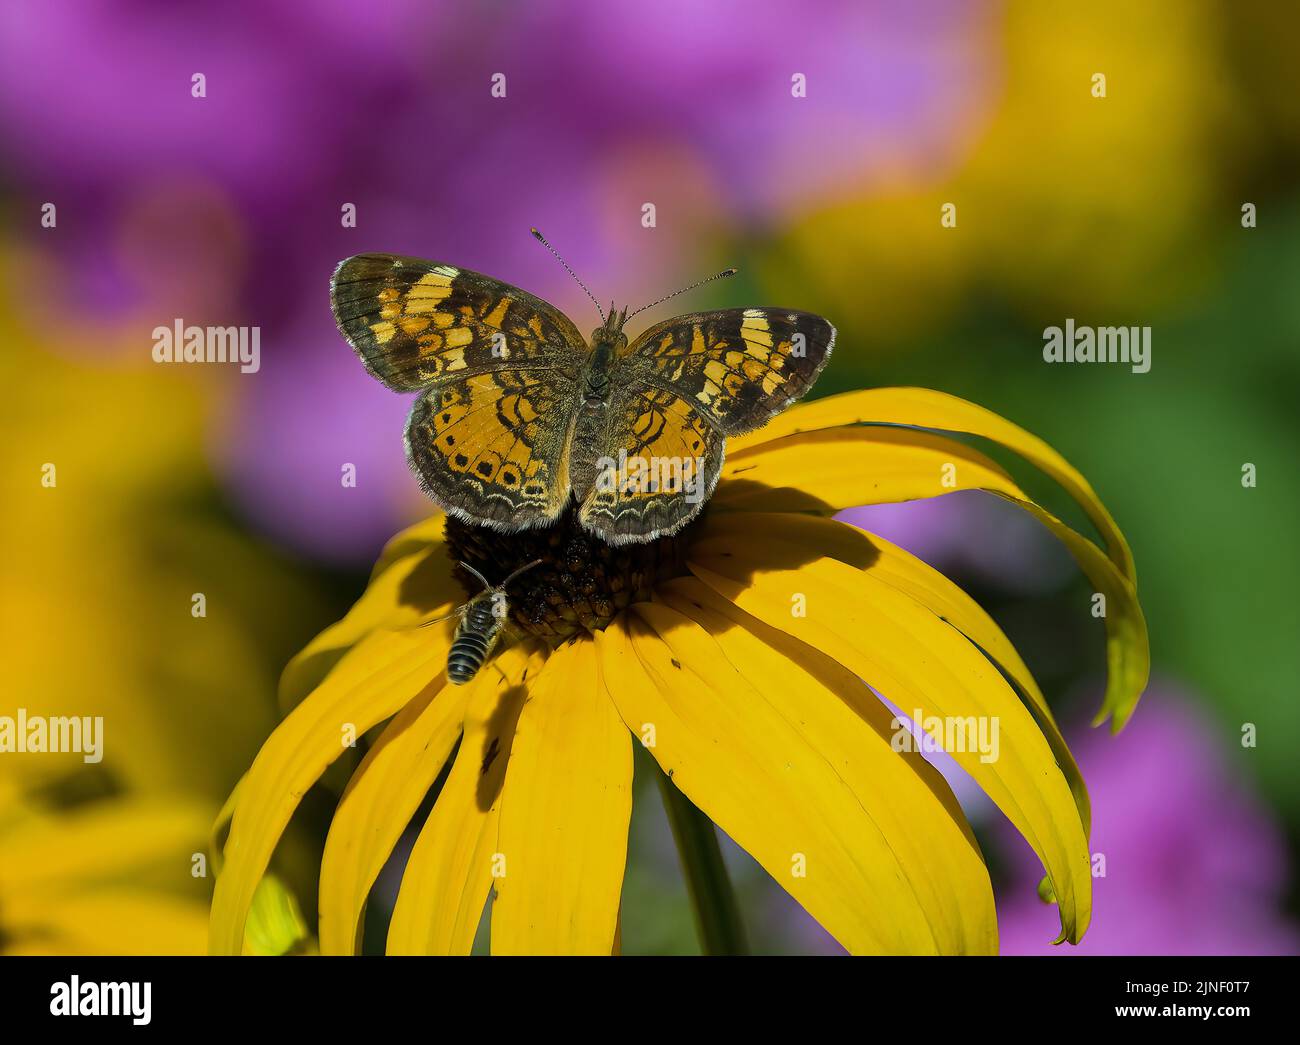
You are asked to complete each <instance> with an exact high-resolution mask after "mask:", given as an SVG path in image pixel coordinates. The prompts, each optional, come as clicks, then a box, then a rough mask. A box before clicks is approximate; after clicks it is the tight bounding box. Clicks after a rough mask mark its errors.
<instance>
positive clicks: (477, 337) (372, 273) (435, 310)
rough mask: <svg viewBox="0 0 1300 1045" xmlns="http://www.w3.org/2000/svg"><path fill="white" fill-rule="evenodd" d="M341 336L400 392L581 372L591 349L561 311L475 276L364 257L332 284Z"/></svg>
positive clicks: (343, 267) (344, 266) (432, 264)
mask: <svg viewBox="0 0 1300 1045" xmlns="http://www.w3.org/2000/svg"><path fill="white" fill-rule="evenodd" d="M330 301H331V304H332V306H333V309H334V318H335V321H336V322H337V323H338V328H339V331H340V332H341V333H342V334H343V336H344V337H345V338H346V339H347V341H348V343H349V344H350V345H351V346H352V348H353V349H354V350H355V352H356V353H357V355H358V356H359V357H360V358H361V362H362V363H363V364H364V365H365V367H366V369H367V370H368V371H369V372H370V373H371V374H372V375H374V376H375V377H377V378H378V379H379V380H380V381H382V382H383V383H384V384H385V385H387V386H388V387H389V388H391V389H393V390H394V391H397V392H414V391H417V390H419V389H422V388H427V387H429V386H431V385H434V384H438V383H441V382H445V381H448V380H451V379H454V378H457V377H467V376H469V375H472V374H482V373H491V372H494V371H499V370H506V369H510V370H518V369H528V368H541V367H561V368H565V369H566V370H567V371H569V372H573V371H574V369H575V368H576V367H578V366H580V365H581V361H582V357H583V356H584V355H585V353H586V342H585V341H584V339H583V338H582V335H580V334H579V333H578V331H577V329H576V328H575V327H574V325H573V323H572V322H571V321H570V320H569V319H568V317H566V316H565V315H564V314H563V313H562V312H560V311H559V309H556V308H554V307H553V306H551V305H548V304H547V303H546V302H545V301H543V300H542V299H541V298H538V297H534V296H533V295H532V294H529V293H527V292H526V291H523V290H519V289H518V288H517V287H512V286H510V285H509V284H508V283H502V282H501V281H500V280H495V279H492V278H491V277H490V276H484V275H481V274H479V273H477V272H470V271H469V270H468V269H460V268H456V267H455V266H452V265H444V264H441V263H439V262H436V261H425V260H423V259H421V258H407V257H398V256H396V255H393V254H358V255H356V256H355V257H351V258H348V259H347V260H346V261H344V262H342V263H341V264H340V265H339V266H338V268H337V269H336V270H335V272H334V278H333V279H332V280H331V281H330Z"/></svg>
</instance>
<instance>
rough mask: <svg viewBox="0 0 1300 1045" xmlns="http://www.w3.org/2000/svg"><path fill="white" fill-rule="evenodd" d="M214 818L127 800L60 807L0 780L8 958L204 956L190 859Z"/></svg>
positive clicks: (199, 809) (1, 938)
mask: <svg viewBox="0 0 1300 1045" xmlns="http://www.w3.org/2000/svg"><path fill="white" fill-rule="evenodd" d="M210 818H211V816H210V810H208V809H207V808H206V807H205V806H203V805H202V804H201V803H197V802H189V803H186V802H172V801H167V800H157V799H146V798H127V797H115V798H102V799H98V800H94V801H90V802H86V803H83V804H81V805H78V806H77V807H75V808H72V809H68V810H56V809H53V808H50V807H48V806H40V805H38V804H36V803H35V802H34V801H33V800H32V799H31V798H30V796H24V795H22V794H20V793H19V791H18V789H17V787H16V786H15V785H14V783H13V781H12V780H9V779H7V778H3V777H0V954H201V953H203V946H204V925H205V921H206V918H205V915H206V913H207V904H206V902H205V898H204V892H205V890H204V889H203V888H202V886H201V883H200V882H196V881H193V876H192V874H191V867H192V866H193V865H192V863H191V854H195V853H200V854H201V852H202V843H203V839H204V837H205V835H206V833H207V821H208V820H209V819H210ZM185 883H189V884H190V885H191V887H190V888H188V889H186V888H185Z"/></svg>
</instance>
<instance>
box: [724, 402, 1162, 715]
mask: <svg viewBox="0 0 1300 1045" xmlns="http://www.w3.org/2000/svg"><path fill="white" fill-rule="evenodd" d="M778 420H780V419H779V418H778ZM726 467H727V471H726V473H725V474H726V476H727V478H726V479H724V481H723V483H722V484H721V485H720V486H719V488H718V493H717V495H716V496H715V498H714V500H715V501H717V513H718V514H719V515H721V514H724V513H726V512H728V511H743V512H746V513H752V512H816V513H819V514H823V515H830V514H834V513H835V512H837V511H841V510H842V509H844V508H851V507H855V506H857V505H862V504H879V503H884V502H890V501H902V500H911V499H915V498H921V497H934V496H939V495H941V494H946V493H952V492H953V491H954V490H968V489H978V490H983V491H985V492H987V493H991V494H994V495H996V496H998V497H1002V498H1004V499H1006V500H1008V501H1010V502H1011V503H1012V504H1015V505H1016V506H1018V507H1020V508H1022V509H1024V510H1025V511H1027V512H1029V513H1030V514H1031V515H1033V516H1034V517H1035V518H1037V519H1038V520H1039V521H1040V522H1041V523H1043V525H1044V526H1046V527H1047V528H1048V529H1049V530H1050V531H1051V532H1052V533H1053V534H1054V535H1055V536H1056V537H1057V538H1058V539H1059V540H1060V541H1061V543H1062V544H1064V545H1065V547H1066V548H1067V549H1068V550H1069V552H1070V554H1071V555H1073V556H1074V559H1075V561H1076V562H1077V563H1078V564H1079V568H1080V569H1082V570H1083V572H1084V574H1085V575H1086V576H1087V577H1088V579H1089V581H1091V583H1092V585H1093V588H1094V590H1095V591H1096V592H1098V593H1100V594H1102V595H1104V596H1105V597H1106V614H1105V617H1104V618H1103V623H1104V625H1105V629H1106V659H1107V667H1108V671H1107V680H1106V695H1105V697H1104V698H1103V701H1102V707H1101V710H1100V711H1099V712H1098V714H1097V717H1096V720H1095V722H1096V723H1101V722H1104V721H1105V720H1106V719H1107V718H1111V719H1112V722H1111V728H1112V729H1113V730H1114V731H1116V732H1118V731H1119V730H1120V729H1122V728H1123V726H1124V724H1125V723H1126V722H1127V721H1128V719H1129V717H1130V716H1131V715H1132V714H1133V711H1134V709H1135V708H1136V707H1137V702H1138V699H1139V698H1140V697H1141V696H1142V691H1143V690H1144V689H1145V688H1146V683H1147V677H1148V675H1149V673H1150V667H1151V661H1150V648H1149V646H1148V639H1147V627H1146V619H1145V618H1144V617H1143V615H1142V607H1141V605H1140V604H1139V602H1138V598H1137V590H1136V588H1135V587H1134V585H1133V582H1132V581H1131V580H1130V579H1129V578H1128V577H1127V576H1126V575H1125V574H1124V572H1123V571H1122V570H1121V568H1120V567H1119V566H1117V565H1116V564H1115V562H1114V561H1113V560H1112V559H1111V558H1110V557H1108V556H1107V555H1106V553H1105V552H1103V551H1102V550H1101V549H1100V548H1099V547H1098V546H1097V545H1096V544H1094V543H1093V542H1092V541H1090V540H1088V539H1087V538H1086V537H1083V536H1082V535H1080V534H1079V533H1078V532H1076V531H1075V530H1073V529H1071V528H1070V527H1069V526H1067V525H1066V524H1065V523H1063V522H1062V521H1061V520H1060V519H1058V518H1057V517H1056V516H1055V515H1053V514H1052V513H1051V512H1049V511H1047V510H1046V509H1045V508H1043V507H1042V506H1040V505H1038V504H1037V503H1035V502H1034V501H1033V500H1031V499H1030V497H1029V495H1028V494H1026V493H1025V492H1024V491H1023V490H1021V489H1020V488H1019V487H1018V486H1017V485H1016V484H1015V483H1014V482H1013V481H1012V479H1011V477H1010V476H1008V475H1007V474H1006V472H1005V471H1003V470H1002V469H1001V468H1000V467H998V466H997V465H996V464H995V463H994V462H992V461H990V460H989V459H988V458H987V457H985V456H984V455H983V454H981V453H979V451H977V450H975V449H974V448H973V447H970V446H966V445H965V444H963V443H959V442H956V441H955V440H952V439H949V438H947V437H944V436H936V435H932V434H930V433H927V432H918V431H915V430H912V429H906V428H883V427H878V426H877V427H873V426H870V425H866V426H859V427H857V428H835V429H830V430H827V431H812V432H806V433H803V434H800V435H788V436H786V437H784V438H781V439H776V440H773V441H772V442H769V443H763V444H761V445H757V446H754V447H752V448H751V450H750V452H749V453H748V454H747V455H745V456H743V457H741V456H739V455H736V456H733V457H732V458H731V459H729V460H728V462H727V466H726Z"/></svg>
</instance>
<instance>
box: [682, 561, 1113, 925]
mask: <svg viewBox="0 0 1300 1045" xmlns="http://www.w3.org/2000/svg"><path fill="white" fill-rule="evenodd" d="M691 555H692V558H691V562H690V567H691V570H692V572H694V573H695V574H696V576H698V577H699V578H700V579H701V580H703V581H704V582H705V583H706V584H708V585H709V586H710V587H711V588H713V589H714V590H715V591H717V592H718V593H719V594H721V595H723V596H725V597H727V598H729V599H731V600H732V601H733V602H735V603H736V605H737V606H739V607H741V608H742V609H744V610H745V611H746V612H748V613H750V614H752V615H753V616H755V617H757V618H759V619H760V620H762V621H763V622H764V623H766V624H769V625H770V626H772V627H774V628H777V629H778V630H781V631H784V632H786V633H787V634H789V635H792V636H794V637H795V638H798V639H801V640H802V641H804V642H806V643H808V644H809V645H810V646H811V647H813V648H814V649H819V650H821V651H823V652H824V653H826V654H828V655H829V656H831V657H833V658H834V659H835V660H837V661H839V662H840V663H841V664H843V665H844V666H845V667H847V668H848V669H850V670H851V671H853V672H854V673H856V674H857V675H859V676H860V677H861V678H863V679H864V680H865V681H866V682H868V683H869V684H870V685H871V686H872V687H873V688H874V689H876V690H877V691H878V692H880V693H882V694H883V695H884V696H885V697H887V698H888V699H889V700H890V701H891V702H892V703H893V704H894V705H895V706H896V707H898V708H899V709H901V710H902V711H903V712H904V713H905V714H907V715H909V716H913V717H915V716H916V714H917V712H918V711H919V713H920V717H921V718H922V719H927V718H930V717H932V716H937V718H938V719H939V720H941V721H960V720H965V719H968V718H969V717H971V716H974V721H975V723H976V724H977V725H978V724H980V723H989V724H990V725H989V726H987V727H986V728H989V729H991V728H992V725H991V724H992V723H996V725H997V729H998V745H997V751H996V757H995V758H992V759H990V760H988V761H986V760H985V758H986V755H985V754H981V752H979V751H950V753H951V754H952V757H953V758H954V760H955V761H956V762H957V763H958V764H959V765H960V766H961V767H962V768H963V769H965V770H966V771H967V772H968V773H969V774H970V775H971V776H972V777H973V778H974V779H975V781H976V783H978V784H979V785H980V786H981V787H982V788H983V789H984V791H985V792H986V793H987V794H988V795H989V797H990V798H991V799H993V801H994V802H995V803H996V804H997V805H998V807H999V808H1000V809H1001V810H1002V811H1003V812H1004V813H1006V815H1007V817H1008V818H1009V819H1010V820H1011V822H1012V823H1013V824H1014V825H1015V826H1016V828H1017V829H1018V830H1019V831H1020V833H1021V834H1022V835H1024V836H1025V839H1026V840H1027V841H1028V842H1029V844H1030V846H1031V847H1032V848H1033V849H1034V851H1035V852H1036V853H1037V854H1038V857H1039V859H1040V860H1041V861H1042V863H1043V865H1044V867H1045V868H1046V870H1047V873H1048V875H1049V876H1050V877H1051V879H1052V885H1053V888H1054V891H1055V893H1056V895H1057V897H1058V899H1059V901H1060V914H1061V926H1062V938H1064V939H1069V940H1071V941H1072V942H1077V941H1078V939H1079V938H1080V937H1081V936H1082V935H1083V932H1084V931H1085V930H1086V928H1087V924H1088V918H1089V914H1090V910H1091V887H1092V880H1091V866H1090V863H1089V858H1088V842H1087V837H1086V835H1085V833H1084V830H1083V824H1082V821H1081V819H1080V817H1079V812H1078V809H1077V808H1076V806H1075V802H1074V797H1073V795H1072V794H1071V791H1070V787H1069V783H1068V781H1067V780H1066V778H1065V776H1064V774H1063V773H1062V772H1061V768H1060V767H1059V766H1058V765H1057V763H1056V759H1055V757H1054V755H1053V752H1052V748H1051V745H1050V744H1048V742H1047V739H1046V738H1045V737H1044V735H1043V733H1042V732H1041V730H1040V729H1039V727H1038V724H1037V722H1035V720H1034V717H1033V716H1032V715H1031V714H1030V712H1029V711H1028V709H1027V708H1026V707H1025V706H1024V704H1022V703H1021V701H1020V699H1019V698H1018V697H1017V696H1016V694H1015V691H1014V690H1012V689H1011V687H1010V686H1009V685H1008V684H1007V682H1006V681H1005V680H1004V679H1003V677H1002V675H1001V674H1000V673H999V672H998V670H997V668H996V667H995V666H994V665H993V664H992V663H991V662H990V661H989V660H988V659H987V658H986V657H985V656H984V655H983V654H982V653H981V652H980V651H979V650H978V649H976V648H975V647H974V646H973V645H971V643H970V642H969V641H968V640H967V639H965V638H964V637H963V636H962V635H961V634H960V633H958V632H957V631H956V630H954V629H953V628H951V627H949V625H947V624H946V623H945V622H944V621H943V620H941V619H940V618H939V617H938V616H937V615H935V613H934V612H932V611H931V610H929V609H927V608H926V607H924V606H922V605H921V604H919V603H917V602H916V601H915V600H913V599H912V598H911V597H910V596H909V595H907V594H904V593H903V592H901V591H899V590H898V589H896V588H894V587H892V586H891V585H889V584H888V583H887V582H885V581H884V580H881V579H879V578H877V577H875V576H873V575H872V573H871V571H870V570H868V571H866V572H862V571H859V570H858V569H856V568H854V567H852V566H849V565H846V564H845V563H842V562H837V561H836V560H834V559H826V558H821V557H819V553H818V552H816V551H814V550H811V549H808V548H805V547H803V546H801V545H796V544H788V543H785V542H782V541H777V540H769V539H766V538H762V537H759V536H752V537H750V538H749V539H747V540H746V541H745V542H744V544H743V545H742V544H739V543H737V542H728V547H726V548H717V547H716V546H715V547H712V548H709V547H704V548H701V549H692V553H691ZM796 596H799V597H801V604H800V602H796V598H795V597H796ZM797 609H802V611H803V612H802V614H801V613H798V612H795V610H797ZM927 732H931V735H934V733H935V732H938V733H939V734H940V735H939V736H937V737H936V739H938V740H939V741H940V742H942V740H943V736H942V730H941V729H935V730H933V731H931V730H927Z"/></svg>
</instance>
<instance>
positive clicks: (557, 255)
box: [528, 229, 605, 323]
mask: <svg viewBox="0 0 1300 1045" xmlns="http://www.w3.org/2000/svg"><path fill="white" fill-rule="evenodd" d="M528 231H529V232H531V233H532V234H533V236H534V237H535V238H536V239H537V241H538V242H539V243H540V244H541V245H542V246H543V247H545V248H546V249H547V250H549V251H550V252H551V253H552V254H554V255H555V260H556V261H558V262H559V263H560V264H561V265H563V266H564V271H565V272H567V273H568V274H569V275H570V276H572V277H573V281H574V282H575V283H577V284H578V286H580V287H581V288H582V289H583V290H585V291H586V292H587V297H589V298H591V303H592V304H593V305H595V306H596V311H597V312H599V313H600V321H601V322H602V323H604V322H605V310H604V309H603V308H601V307H600V302H599V301H597V300H596V295H595V294H593V293H592V292H591V291H590V290H587V284H585V283H584V282H582V280H580V279H579V278H578V274H577V273H576V272H574V271H573V269H571V268H569V263H568V262H567V261H565V260H564V259H563V258H562V257H560V252H559V251H558V250H556V249H555V248H554V247H552V246H551V245H550V244H549V243H547V242H546V237H545V236H543V235H542V234H541V233H540V232H538V231H537V230H536V229H529V230H528Z"/></svg>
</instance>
